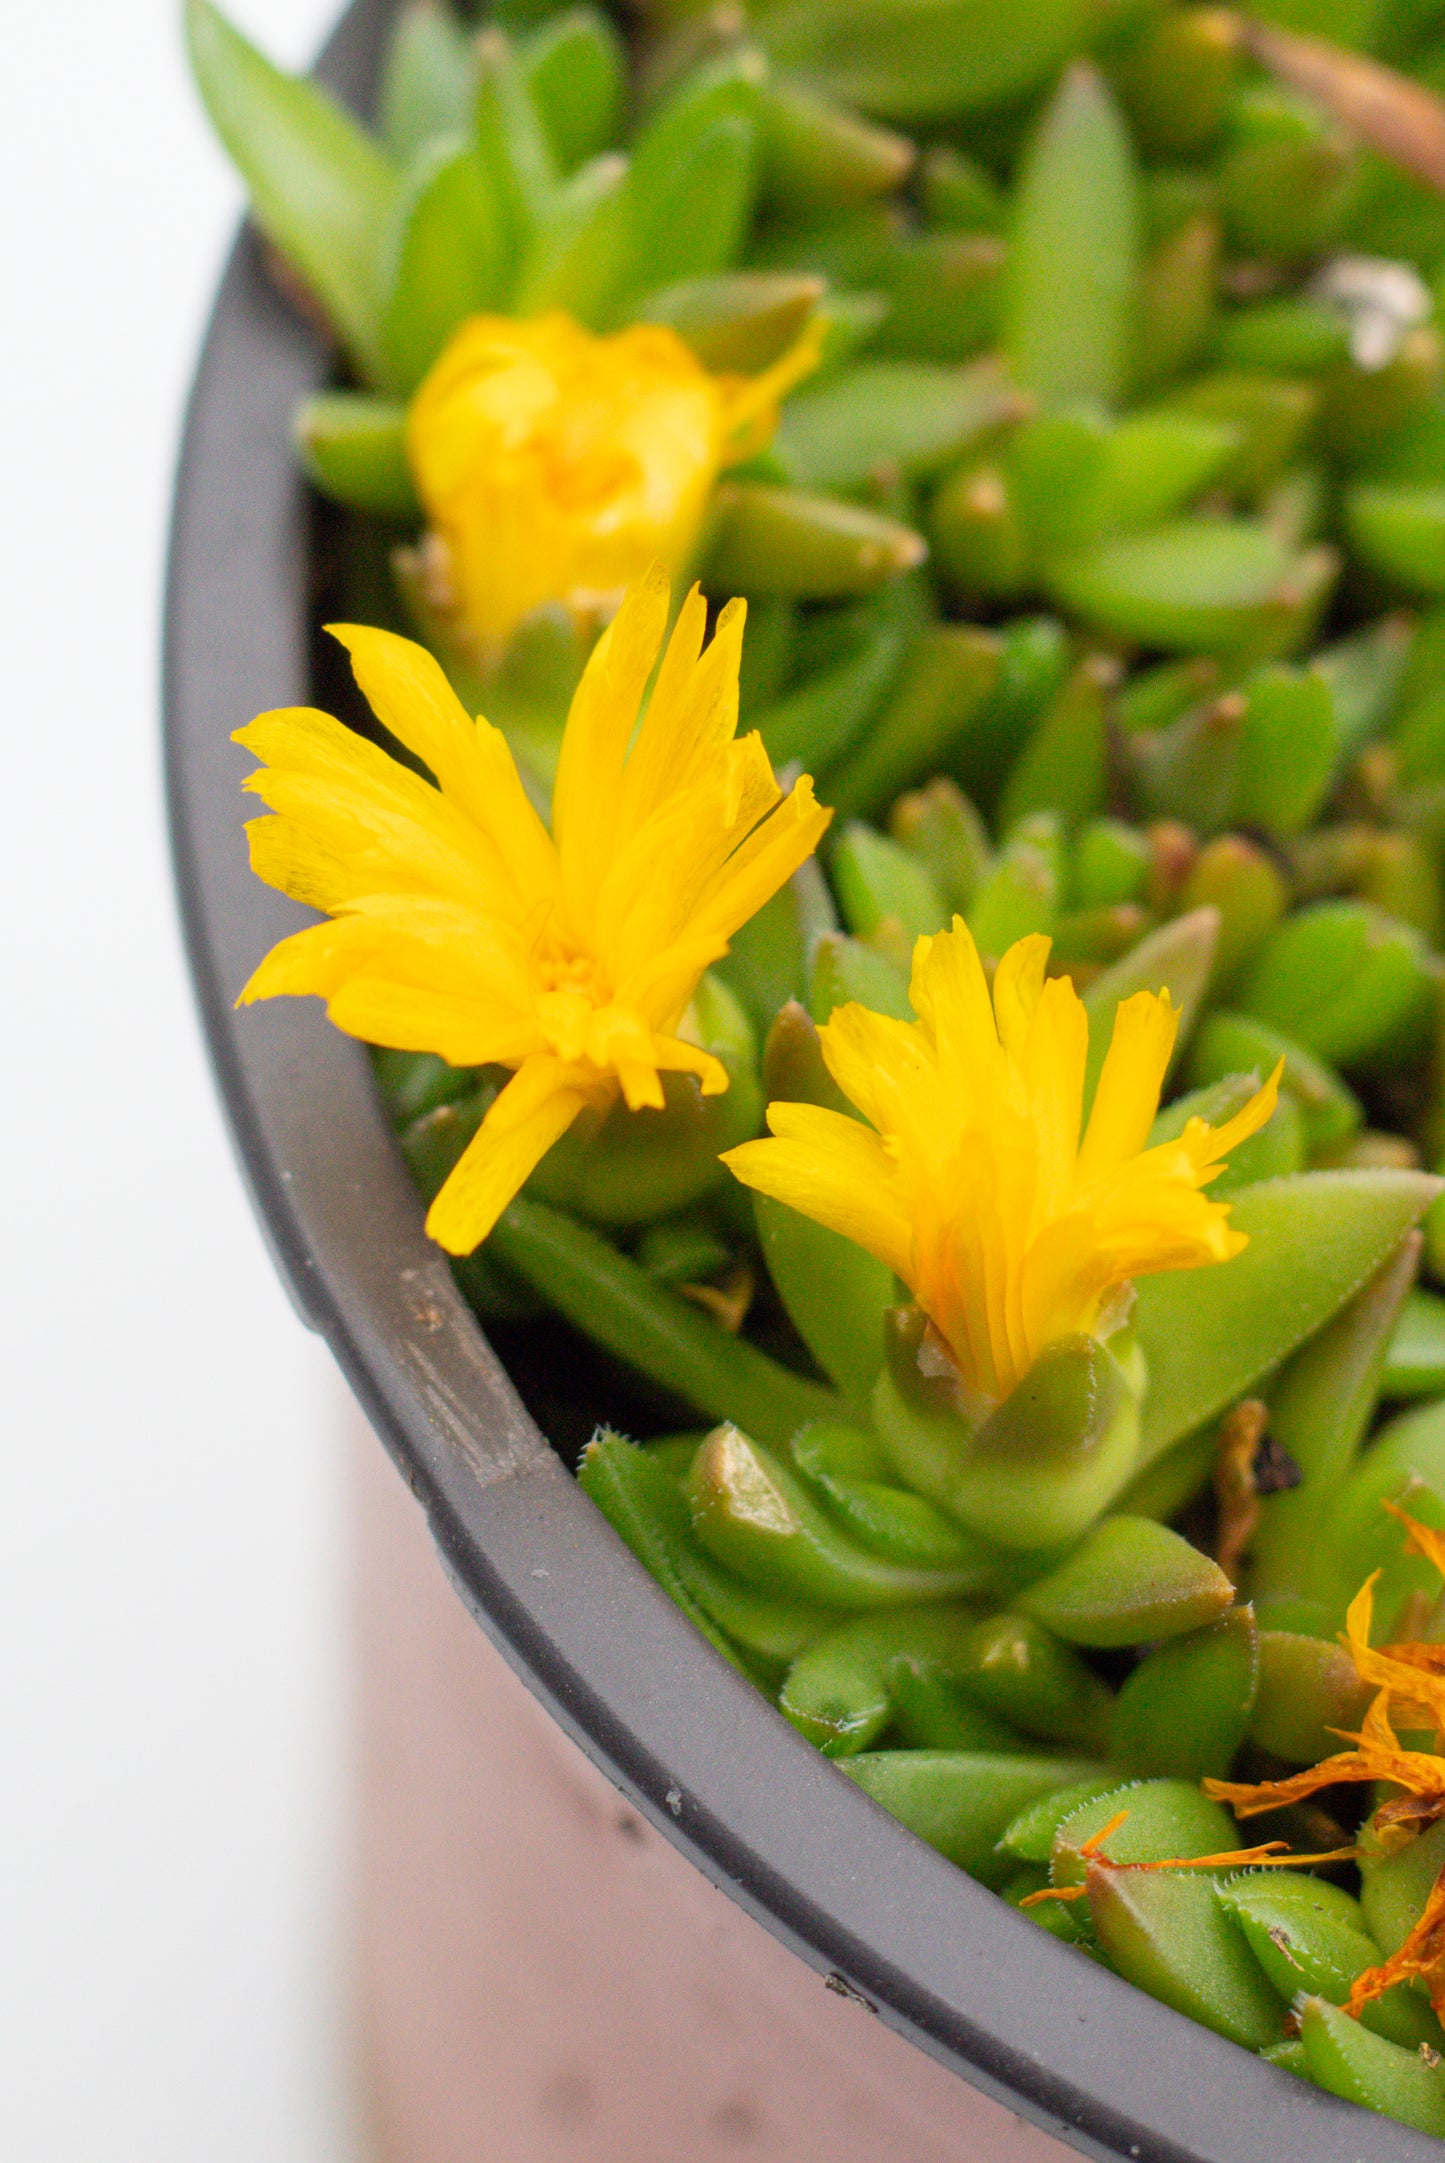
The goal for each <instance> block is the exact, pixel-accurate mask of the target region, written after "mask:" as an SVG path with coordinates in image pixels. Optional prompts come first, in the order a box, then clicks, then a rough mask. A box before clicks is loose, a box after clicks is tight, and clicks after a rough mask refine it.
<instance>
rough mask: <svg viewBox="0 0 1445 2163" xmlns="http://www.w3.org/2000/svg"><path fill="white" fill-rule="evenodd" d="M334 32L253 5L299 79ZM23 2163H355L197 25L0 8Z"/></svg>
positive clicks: (2, 2119)
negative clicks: (267, 1175)
mask: <svg viewBox="0 0 1445 2163" xmlns="http://www.w3.org/2000/svg"><path fill="white" fill-rule="evenodd" d="M338 5H339V0H231V12H232V13H233V15H234V16H235V18H236V19H237V20H238V21H239V22H240V23H241V24H242V25H243V26H244V27H245V28H246V29H247V30H248V31H249V32H250V33H251V35H253V36H254V37H255V38H256V39H257V40H258V42H261V43H262V44H264V45H265V46H266V47H267V48H268V49H269V50H270V51H272V52H273V53H274V54H275V56H276V57H277V58H278V59H281V60H283V61H284V62H286V63H288V64H299V63H301V62H302V61H303V60H305V59H307V58H308V57H309V55H310V54H311V52H312V50H313V49H314V47H315V46H316V44H317V43H318V42H319V40H320V37H321V35H322V32H323V30H324V28H325V26H326V24H327V21H328V19H329V17H330V16H331V15H332V14H333V13H334V12H335V11H336V7H337V6H338ZM0 19H3V23H4V31H5V37H4V50H5V78H6V95H5V122H4V127H3V129H0V291H3V293H4V302H3V311H4V313H3V323H4V327H3V331H0V401H3V402H0V411H3V416H4V420H3V434H0V446H3V448H0V505H3V510H0V556H3V567H0V568H3V578H0V597H3V598H0V711H3V723H0V726H3V738H0V744H3V749H0V759H3V769H0V770H3V775H4V784H3V796H0V802H3V806H4V812H3V817H4V827H3V841H0V882H3V938H4V942H5V943H4V957H5V958H4V964H3V986H4V989H3V1004H0V1016H3V1024H0V1026H3V1036H0V1046H3V1055H0V1075H3V1084H0V1086H3V1090H4V1105H3V1122H0V1133H3V1136H4V1143H3V1146H4V1152H5V1158H4V1167H3V1178H0V1209H3V1216H0V1226H3V1244H0V1273H3V1275H0V1407H3V1425H0V1471H3V1493H0V2154H3V2155H4V2156H5V2157H6V2158H7V2159H13V2163H350V2159H351V2158H353V2156H354V2155H355V2153H356V2149H355V2142H354V2139H353V2136H352V2134H351V2132H350V2107H349V2078H348V2065H347V2059H346V2024H345V2014H344V2008H345V1925H344V1913H343V1908H342V1891H343V1885H344V1871H345V1864H346V1857H345V1838H346V1814H345V1764H346V1718H345V1660H344V1634H343V1620H342V1616H343V1605H342V1584H343V1573H344V1559H343V1524H344V1515H343V1507H342V1496H341V1477H340V1464H339V1456H340V1452H339V1448H338V1441H337V1438H338V1433H339V1429H340V1425H341V1421H340V1416H339V1405H340V1398H339V1389H340V1385H339V1384H338V1383H337V1382H336V1381H335V1380H334V1377H333V1374H332V1370H331V1368H330V1362H329V1359H328V1357H327V1355H326V1353H325V1351H324V1350H323V1349H322V1347H321V1346H320V1344H319V1343H318V1341H317V1340H315V1339H314V1338H310V1337H308V1336H307V1335H306V1334H305V1332H304V1331H303V1330H302V1329H301V1328H300V1325H299V1324H298V1323H297V1322H296V1321H295V1320H294V1318H293V1316H292V1314H291V1312H290V1309H289V1307H288V1306H287V1304H286V1301H285V1298H284V1295H283V1294H282V1292H281V1290H280V1288H279V1285H278V1283H277V1281H276V1279H275V1278H274V1276H273V1274H272V1272H271V1268H270V1265H269V1263H268V1261H267V1259H266V1256H265V1254H264V1252H263V1250H262V1247H261V1243H260V1240H259V1237H258V1235H257V1233H256V1231H255V1229H254V1227H253V1225H252V1223H251V1221H250V1218H249V1214H248V1211H247V1206H246V1203H245V1201H244V1198H243V1196H242V1192H241V1188H240V1184H239V1180H238V1178H237V1176H236V1174H235V1172H234V1170H233V1168H232V1165H231V1162H230V1158H229V1155H228V1152H227V1147H226V1142H225V1138H224V1136H223V1133H222V1131H221V1126H220V1121H219V1118H218V1116H217V1113H216V1110H215V1107H214V1104H213V1101H212V1093H211V1087H210V1080H209V1076H208V1074H207V1072H206V1069H205V1066H204V1063H203V1060H202V1055H201V1050H200V1045H199V1041H198V1037H197V1032H196V1029H195V1026H194V1024H193V1022H192V1019H191V1015H190V1010H189V1001H188V992H187V987H186V984H185V981H184V977H183V973H182V965H181V959H180V953H179V947H178V942H177V937H176V932H175V928H174V924H173V921H172V906H171V898H170V891H169V871H168V866H167V861H166V853H165V843H164V836H163V830H162V821H161V813H160V783H159V768H158V749H157V726H158V719H157V703H158V634H159V620H160V606H161V578H162V564H163V553H164V544H165V526H166V516H167V507H168V495H169V490H170V483H171V475H172V467H173V461H174V456H175V448H176V441H177V432H178V428H179V422H180V414H181V407H182V401H183V398H184V394H185V389H186V384H187V380H188V377H189V373H190V370H191V366H192V360H193V356H194V353H195V350H196V346H197V342H198V339H199V336H200V332H201V328H202V325H203V321H204V318H205V314H206V311H207V308H208V306H209V296H210V293H211V289H212V287H213V284H214V282H215V279H216V276H217V273H218V270H219V267H220V262H221V258H222V253H223V250H224V248H225V245H226V243H227V238H228V234H229V231H230V229H231V227H232V225H233V223H234V221H235V218H236V216H237V214H238V211H239V202H240V197H239V190H238V188H237V187H236V185H235V183H234V182H233V180H232V178H231V176H230V174H229V172H228V170H227V168H226V166H225V164H224V161H223V159H222V157H221V155H220V153H219V151H218V150H217V149H216V148H215V147H214V146H213V144H212V142H211V139H210V137H209V135H208V133H207V130H206V127H205V124H204V122H203V120H202V117H201V115H200V112H199V110H198V107H197V104H196V101H195V98H194V96H193V94H192V92H191V89H190V86H189V83H188V81H187V79H186V75H185V71H184V66H183V61H182V54H181V38H180V23H179V7H178V6H177V5H176V4H174V0H71V4H69V5H66V6H59V7H47V6H44V5H36V4H34V0H31V4H28V5H26V4H24V0H6V5H5V8H4V12H3V18H0Z"/></svg>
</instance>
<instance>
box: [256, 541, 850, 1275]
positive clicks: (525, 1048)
mask: <svg viewBox="0 0 1445 2163" xmlns="http://www.w3.org/2000/svg"><path fill="white" fill-rule="evenodd" d="M668 604H669V592H668V581H667V578H666V576H665V574H664V573H663V572H662V571H661V570H659V569H658V568H656V567H654V568H653V570H652V571H650V572H649V573H648V575H647V576H646V577H645V578H644V579H643V580H642V581H641V582H640V583H639V585H638V586H637V587H635V588H634V590H633V591H632V592H631V593H630V594H629V595H628V597H627V599H626V601H625V602H624V603H623V606H622V608H621V609H620V611H619V612H618V614H617V617H616V619H615V620H614V622H613V623H612V624H611V625H610V627H609V628H608V629H607V630H606V631H605V632H604V633H603V635H602V637H601V639H600V640H599V641H598V643H597V646H596V649H595V650H594V652H593V655H592V658H591V660H590V661H589V663H588V666H587V671H586V673H585V675H584V676H583V679H582V682H581V684H580V685H579V687H578V691H577V695H576V697H575V699H574V700H573V702H572V711H571V713H570V715H569V716H568V721H567V729H566V734H565V736H564V738H563V743H562V753H561V760H560V764H559V767H558V772H557V786H556V792H555V796H554V800H553V817H552V832H551V833H550V834H549V833H548V831H547V829H546V827H545V826H544V825H543V824H542V821H541V820H540V819H539V818H538V816H537V814H536V812H535V811H534V810H533V808H532V806H531V804H530V803H529V802H528V800H527V797H526V795H525V794H524V792H523V789H522V785H521V782H520V780H519V779H518V776H517V770H516V767H515V765H514V763H513V760H512V755H511V752H510V751H509V750H508V748H507V744H506V741H505V739H504V738H503V736H502V735H501V734H500V732H499V731H498V730H497V729H494V728H493V727H491V725H490V724H489V723H488V722H487V721H485V720H477V721H473V720H471V719H470V717H469V716H468V715H467V713H466V712H465V711H464V709H463V707H462V706H461V704H460V703H459V701H458V700H457V698H456V696H455V694H454V692H453V691H452V689H451V687H450V685H449V684H448V682H447V680H446V677H445V676H444V675H443V673H442V671H441V668H440V667H439V666H438V664H437V662H436V661H435V660H434V659H433V658H432V656H431V655H430V654H429V653H428V652H426V650H425V649H424V648H423V647H420V646H415V645H413V644H412V643H411V642H410V641H409V640H407V639H403V638H396V637H394V636H393V635H392V634H391V633H390V632H389V631H374V630H365V629H362V628H360V627H359V626H356V625H340V626H337V627H335V628H336V636H337V637H338V638H339V639H340V640H341V642H342V644H343V645H345V646H346V647H347V649H348V650H349V652H350V654H351V657H352V663H353V666H354V668H355V671H356V679H357V682H358V683H359V684H360V685H361V688H362V690H363V691H364V692H365V693H366V696H367V698H368V699H369V701H370V703H371V705H372V708H373V709H374V711H375V712H376V714H377V716H378V718H379V719H380V720H381V721H382V722H384V723H385V725H386V727H387V728H388V729H389V730H390V732H391V733H392V735H394V736H395V737H397V738H398V739H399V740H400V742H401V743H402V744H403V745H404V746H405V747H406V749H407V750H409V751H411V752H412V753H413V754H414V755H415V756H416V757H417V758H419V759H421V760H422V761H424V763H425V764H426V766H427V767H428V768H429V769H430V771H431V773H432V774H434V775H435V777H436V781H435V785H433V783H432V782H430V781H427V780H424V779H422V777H421V776H420V775H418V774H416V773H413V772H412V771H411V769H410V768H409V767H407V766H403V765H402V764H401V763H400V762H399V761H398V760H396V759H393V758H390V757H389V756H388V755H387V754H386V753H385V752H384V751H381V750H379V749H378V748H377V747H376V746H375V745H373V744H369V743H368V742H366V740H365V738H363V737H361V736H358V735H356V734H355V733H354V732H353V731H352V730H351V729H348V728H345V727H343V725H342V724H341V723H340V722H339V721H335V720H333V719H332V718H331V716H330V715H329V714H323V713H316V712H313V711H310V710H309V709H307V708H294V709H290V710H287V711H284V712H279V713H270V714H262V715H261V716H260V718H259V719H258V720H256V721H253V722H252V723H251V725H250V727H249V728H244V729H239V730H238V731H237V732H236V741H237V742H238V743H242V744H245V745H246V746H247V747H248V749H250V750H252V751H255V752H257V753H258V754H259V755H260V757H261V758H262V759H263V760H264V761H265V762H266V763H265V765H264V766H263V767H262V768H261V770H260V771H259V772H257V773H254V774H252V775H251V776H250V778H249V780H248V781H247V783H246V787H247V788H248V789H250V790H251V791H252V792H253V793H254V794H255V795H258V796H260V797H261V798H262V799H263V801H264V802H265V803H266V804H267V805H268V806H269V807H270V809H271V812H272V813H273V816H272V817H270V818H264V819H257V820H254V821H253V822H252V824H251V825H250V827H249V828H248V832H249V835H250V840H251V861H252V864H253V866H254V868H255V870H256V871H257V872H258V873H259V875H260V876H261V877H262V878H263V879H265V880H266V881H267V882H268V883H269V884H270V885H272V886H279V887H280V888H281V889H282V891H283V892H284V893H288V894H291V895H293V896H295V898H296V899H298V900H301V901H306V902H309V903H310V904H311V905H312V906H313V907H315V908H319V909H324V910H325V911H326V912H327V913H328V916H329V917H330V918H331V921H329V922H327V923H323V924H317V925H315V926H313V927H312V928H311V929H310V930H309V931H301V932H298V933H296V935H295V936H294V937H292V938H289V939H283V940H282V942H281V944H280V945H279V946H277V947H275V948H274V949H273V950H272V952H271V953H270V954H268V955H267V957H266V959H265V960H264V961H263V962H262V963H261V966H260V967H259V969H257V971H256V973H255V975H254V976H253V977H252V978H251V980H250V982H249V983H248V984H247V986H246V988H245V990H244V991H243V992H242V993H241V997H240V1000H239V1001H238V1002H237V1003H238V1004H240V1005H245V1004H247V1003H248V1002H249V1001H251V1000H253V999H265V998H272V997H275V996H277V995H279V994H283V993H290V994H305V993H314V994H317V995H319V996H320V997H321V998H323V999H325V1000H326V1002H327V1011H328V1012H329V1014H330V1016H331V1019H332V1020H333V1021H334V1022H335V1023H336V1024H337V1026H338V1027H339V1028H342V1029H345V1030H346V1031H347V1032H348V1033H349V1034H350V1035H352V1036H359V1037H363V1038H365V1039H366V1040H367V1041H369V1042H371V1043H373V1044H385V1045H389V1046H391V1047H393V1048H394V1049H396V1050H399V1051H430V1052H436V1053H438V1054H439V1055H440V1056H441V1057H442V1058H443V1059H446V1060H448V1061H450V1063H451V1064H452V1065H454V1066H479V1065H484V1064H489V1063H496V1064H499V1065H501V1066H507V1067H512V1068H514V1069H515V1072H514V1073H513V1076H512V1079H511V1081H510V1082H508V1084H507V1086H506V1087H505V1088H504V1089H503V1090H502V1092H501V1094H500V1096H498V1097H497V1099H496V1101H495V1102H494V1103H493V1105H492V1107H491V1109H490V1111H489V1112H488V1113H487V1116H486V1118H485V1119H484V1120H483V1122H482V1125H481V1127H480V1128H479V1130H478V1132H477V1134H476V1135H475V1137H474V1138H473V1140H472V1142H471V1144H470V1145H469V1147H468V1149H467V1151H466V1153H465V1155H464V1156H463V1157H462V1158H461V1161H460V1162H459V1163H458V1164H457V1166H456V1168H455V1169H454V1170H453V1172H452V1174H451V1176H450V1178H449V1179H448V1180H447V1182H446V1184H445V1186H444V1187H443V1188H442V1190H441V1192H440V1194H439V1195H438V1196H437V1198H436V1200H435V1201H434V1202H433V1204H432V1207H431V1212H430V1214H429V1216H428V1218H427V1229H428V1231H429V1232H430V1233H431V1235H432V1237H433V1238H434V1239H436V1240H438V1241H440V1243H441V1245H442V1246H444V1247H446V1248H447V1249H448V1250H449V1251H450V1252H451V1253H453V1254H466V1253H469V1252H470V1250H471V1249H472V1248H473V1247H475V1246H476V1245H477V1243H478V1242H479V1241H480V1240H482V1239H484V1238H485V1237H486V1235H487V1233H488V1232H489V1231H490V1230H491V1228H492V1226H493V1224H494V1223H495V1222H496V1220H497V1218H498V1216H499V1215H500V1214H501V1212H502V1210H503V1209H504V1208H505V1207H506V1205H507V1203H508V1202H509V1201H510V1200H511V1199H512V1197H513V1195H514V1194H516V1192H517V1190H518V1189H519V1188H520V1187H521V1186H522V1184H523V1182H524V1181H525V1180H526V1178H527V1177H528V1175H529V1173H530V1172H531V1171H532V1169H533V1167H534V1166H535V1165H536V1164H537V1163H538V1161H539V1160H540V1158H541V1157H542V1156H543V1155H544V1154H545V1153H546V1151H547V1150H548V1149H549V1148H550V1147H551V1146H552V1144H553V1142H555V1141H556V1140H557V1139H558V1137H559V1136H560V1135H561V1134H563V1133H565V1131H566V1129H567V1128H568V1127H569V1126H570V1125H571V1123H572V1121H573V1120H574V1119H575V1118H576V1116H577V1114H578V1112H579V1111H581V1110H582V1108H583V1106H584V1105H599V1106H602V1105H607V1104H610V1103H611V1102H613V1101H614V1100H615V1098H616V1097H617V1095H618V1094H619V1092H620V1093H621V1094H622V1096H623V1097H624V1098H625V1099H626V1102H627V1103H628V1105H629V1106H630V1107H631V1108H632V1109H634V1110H637V1109H639V1108H640V1107H642V1106H644V1105H653V1106H656V1105H661V1104H662V1102H663V1085H662V1077H663V1076H664V1075H665V1074H668V1073H678V1074H692V1075H694V1076H695V1077H696V1078H697V1080H698V1082H699V1084H700V1086H701V1088H702V1091H703V1093H704V1094H705V1095H716V1094H717V1093H718V1092H720V1091H722V1090H724V1089H726V1087H727V1073H726V1070H725V1069H724V1068H723V1067H722V1066H721V1065H720V1063H719V1062H718V1061H717V1060H716V1059H715V1058H713V1057H712V1056H711V1055H710V1054H709V1053H707V1052H705V1051H702V1050H701V1049H699V1047H698V1046H697V1045H695V1044H689V1043H687V1042H685V1041H684V1040H683V1039H682V1038H681V1037H680V1036H679V1034H678V1031H679V1030H680V1029H681V1027H682V1024H683V1017H684V1015H685V1013H686V1011H687V1008H688V1005H689V1003H690V1001H691V999H692V996H693V993H694V992H695V991H696V989H697V985H698V981H699V979H700V977H701V976H702V973H703V971H704V970H705V969H706V968H707V967H708V966H709V965H710V964H711V963H712V962H714V961H716V960H718V959H719V957H720V956H721V955H723V954H725V953H726V952H727V948H728V941H729V940H730V939H731V937H732V935H733V933H734V932H735V931H737V930H738V928H739V926H740V925H742V924H745V923H746V922H747V921H748V919H749V918H750V917H752V916H754V915H756V913H757V911H758V910H759V909H760V908H761V907H762V905H763V903H764V902H765V901H767V900H768V899H769V898H770V897H771V895H772V894H774V893H775V892H776V891H777V889H778V887H779V886H781V885H782V884H783V882H784V881H785V880H786V879H788V878H789V877H790V876H791V875H792V873H793V872H794V871H795V870H796V869H797V867H798V865H799V864H800V863H802V862H803V860H804V858H805V857H807V856H810V855H811V854H812V852H813V850H814V849H815V848H816V846H817V844H818V841H819V839H820V837H821V835H822V833H823V830H824V828H825V827H826V825H827V823H828V819H829V817H830V815H831V814H830V813H829V812H827V811H825V810H823V809H822V808H821V807H820V806H819V805H818V804H816V803H815V802H814V800H813V785H812V783H811V781H810V780H808V779H807V778H806V777H804V778H803V779H802V780H800V781H799V782H798V783H797V785H796V786H795V787H794V789H793V791H792V793H791V795H789V796H787V797H784V796H783V793H782V791H781V789H780V788H779V787H778V784H777V782H776V780H775V779H774V776H773V770H772V767H771V765H770V764H769V762H768V757H767V753H766V752H765V751H764V750H763V747H762V743H761V740H760V738H758V737H757V736H755V735H754V736H745V737H743V738H741V739H740V740H739V739H738V738H737V735H736V730H737V713H738V660H739V655H740V652H741V645H742V631H743V618H744V614H745V610H744V604H743V603H742V602H740V601H738V602H733V603H732V604H730V606H729V607H728V608H726V609H724V610H723V612H722V616H721V617H720V619H719V622H718V627H717V633H716V636H715V637H714V638H713V641H712V643H711V645H710V646H707V647H706V648H705V647H704V645H703V636H704V631H705V628H706V620H707V610H706V605H705V603H704V601H703V598H702V595H701V594H700V593H699V592H698V591H697V590H696V589H695V588H694V590H693V592H692V593H691V594H690V595H689V596H688V598H687V600H686V601H685V602H684V604H683V607H682V610H681V612H680V614H679V616H678V620H677V626H676V628H675V630H674V631H673V634H672V637H671V640H670V642H669V644H668V647H667V651H666V654H665V655H664V657H663V660H662V664H661V668H660V669H659V671H658V676H657V682H656V684H655V686H654V689H653V693H652V697H651V700H650V702H649V704H648V708H647V715H646V719H645V720H644V721H643V722H642V724H641V726H640V727H639V726H638V718H637V717H638V710H639V706H640V704H641V701H642V697H643V693H644V691H645V689H646V686H647V683H648V680H649V678H650V677H651V675H652V671H653V665H654V663H655V662H656V660H657V656H658V651H659V648H660V647H661V645H662V640H663V636H664V632H665V630H666V625H667V616H668Z"/></svg>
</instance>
